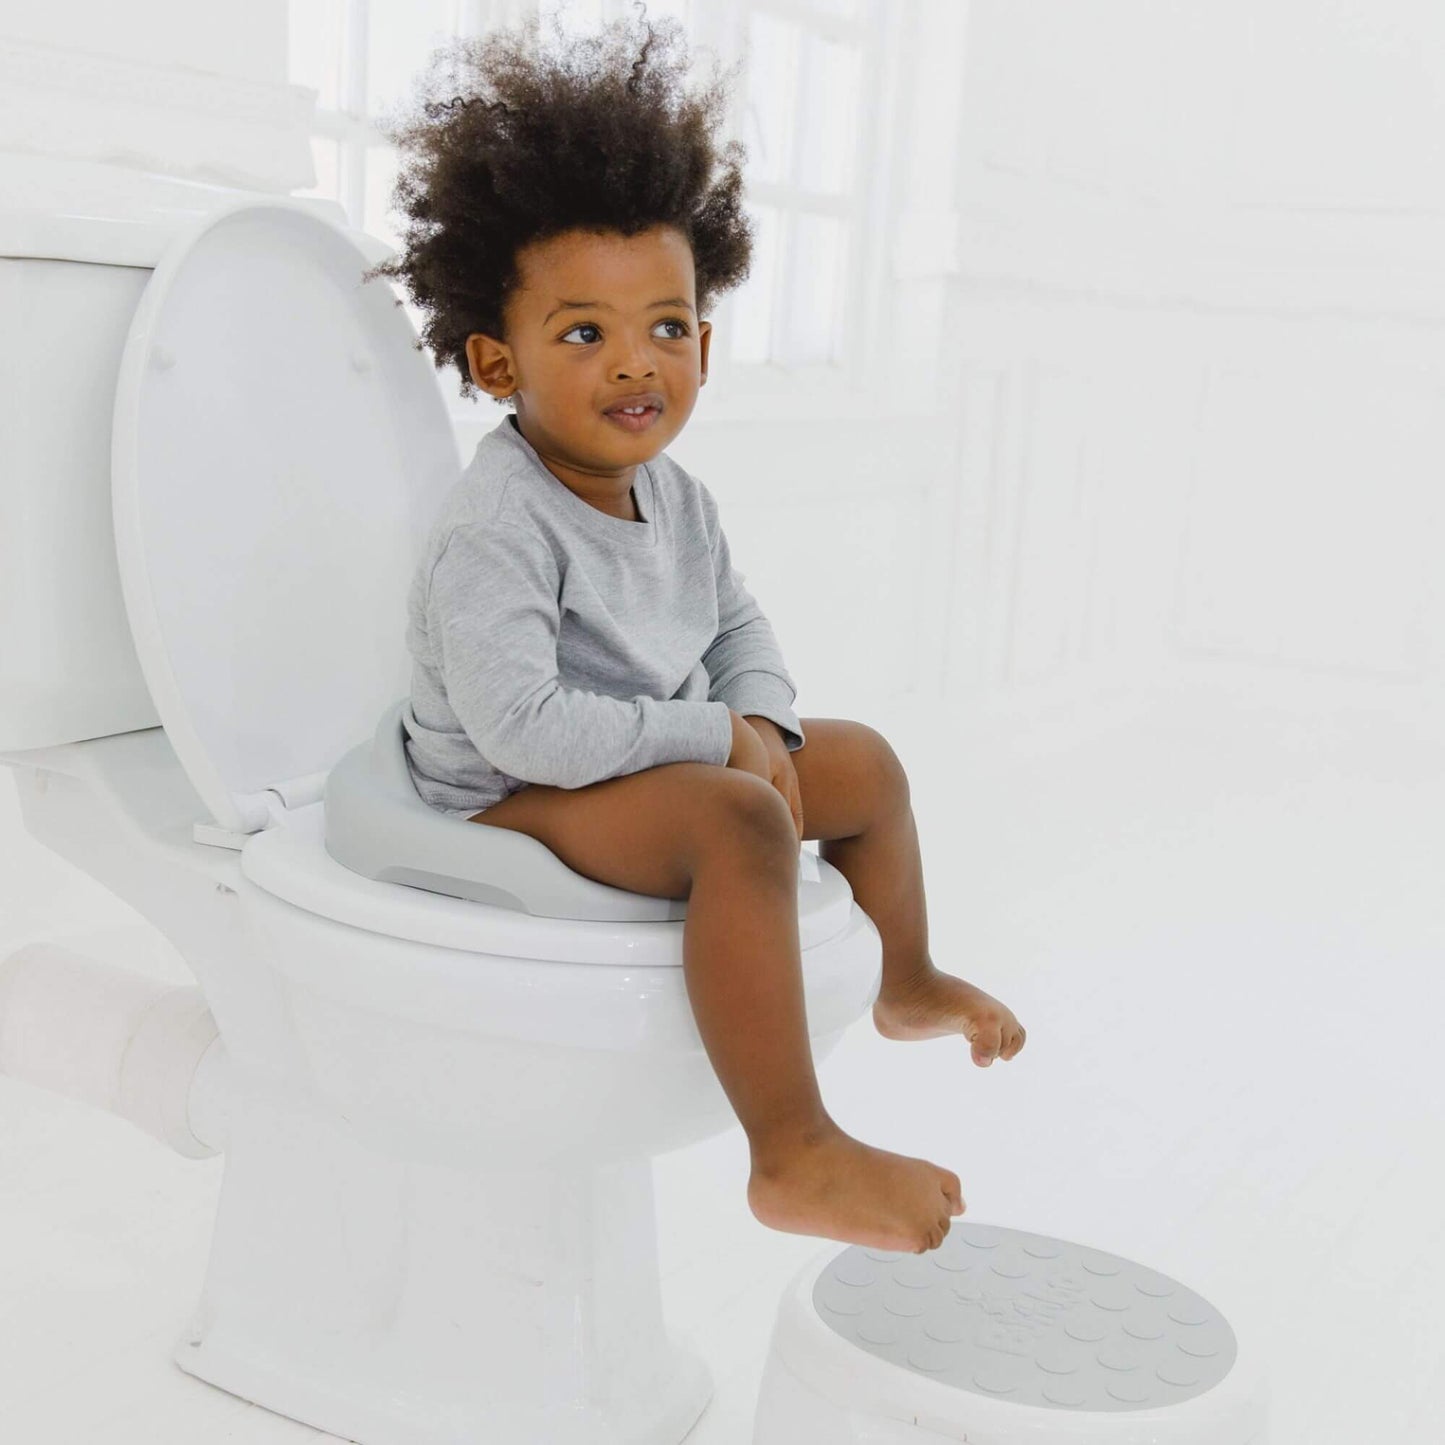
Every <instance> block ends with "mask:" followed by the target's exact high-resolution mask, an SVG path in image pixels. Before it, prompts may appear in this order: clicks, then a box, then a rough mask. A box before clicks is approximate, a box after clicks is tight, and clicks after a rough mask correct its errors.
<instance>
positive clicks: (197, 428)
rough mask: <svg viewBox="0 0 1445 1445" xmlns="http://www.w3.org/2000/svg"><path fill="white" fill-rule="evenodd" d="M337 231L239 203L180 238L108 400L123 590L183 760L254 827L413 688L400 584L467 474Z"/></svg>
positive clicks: (426, 368)
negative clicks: (271, 793)
mask: <svg viewBox="0 0 1445 1445" xmlns="http://www.w3.org/2000/svg"><path fill="white" fill-rule="evenodd" d="M368 264H369V260H368V257H367V256H366V255H365V254H364V253H363V252H362V251H361V250H360V249H359V248H358V246H357V244H356V243H355V242H354V241H353V240H352V239H351V238H350V237H349V236H348V235H347V234H346V232H345V231H344V230H343V229H342V228H341V227H339V226H337V225H335V224H333V223H332V222H330V221H328V220H326V219H324V218H323V217H320V216H318V215H316V214H315V213H314V212H312V211H310V210H308V209H307V208H305V207H304V206H300V205H297V204H296V203H294V202H288V201H286V200H275V201H265V202H255V201H245V202H242V203H240V204H238V205H235V206H231V207H228V208H226V209H223V210H220V211H218V212H213V213H211V214H210V215H208V216H206V217H205V218H204V220H203V221H202V222H201V223H199V224H197V225H195V226H193V227H191V228H189V229H188V230H187V231H185V232H183V233H182V234H180V235H178V236H177V237H176V239H175V241H174V242H173V243H172V244H171V245H170V247H169V248H168V249H167V250H166V252H165V254H164V255H163V256H162V257H161V259H160V261H159V263H158V264H157V265H156V268H155V271H154V273H153V274H152V276H151V279H150V281H149V282H148V283H147V285H146V288H145V291H144V293H143V295H142V297H141V300H140V304H139V305H138V307H137V308H136V312H135V316H134V318H133V320H132V323H131V327H130V333H129V336H128V337H127V340H126V345H125V351H124V355H123V358H122V362H121V368H120V374H119V379H118V381H117V386H116V397H115V416H114V429H113V441H112V457H111V461H112V499H113V506H114V521H115V541H116V554H117V560H118V563H119V569H120V582H121V590H122V593H123V595H124V598H125V606H126V612H127V615H128V617H129V621H130V626H131V631H132V633H133V634H134V638H135V645H136V652H137V655H138V657H139V660H140V666H141V669H142V671H143V673H144V675H145V679H146V682H147V684H148V685H149V687H150V692H151V697H152V699H153V700H154V702H155V706H156V711H157V713H158V714H159V716H160V719H161V722H162V723H163V724H164V726H165V729H166V734H167V736H168V738H169V740H170V742H171V744H172V746H173V747H174V748H175V751H176V755H177V757H178V758H179V759H180V762H181V764H182V766H183V767H184V768H185V770H186V773H187V775H188V776H189V777H190V779H191V782H192V783H193V784H194V785H195V788H196V791H197V792H198V793H199V794H200V796H201V798H202V800H203V801H204V802H205V804H206V806H207V807H208V808H209V809H210V810H211V813H212V815H213V817H214V818H215V820H216V821H217V822H218V823H219V824H221V825H222V826H223V827H226V828H230V829H233V830H235V831H237V832H248V833H249V832H254V831H256V830H257V829H258V828H262V827H265V826H266V825H267V823H268V822H269V820H270V818H271V816H272V815H271V811H270V809H269V808H268V807H267V803H268V801H270V802H273V803H274V799H268V794H267V790H268V789H275V790H276V791H278V792H279V793H281V795H282V796H283V797H284V798H285V799H286V801H287V803H288V805H291V806H302V805H304V804H305V803H307V802H310V801H312V800H313V799H315V798H319V797H320V796H321V789H322V786H323V784H324V781H325V777H326V774H327V772H328V771H329V770H330V769H331V767H332V765H333V764H334V763H335V762H336V760H337V759H338V758H340V757H341V755H342V754H343V753H345V752H346V751H347V750H348V749H349V748H351V747H353V746H355V745H356V744H358V743H361V742H363V741H365V740H366V739H367V738H368V737H370V736H371V734H372V732H373V731H374V729H375V727H376V719H377V718H378V717H379V716H380V714H381V713H382V711H383V709H384V708H385V707H386V706H387V705H388V704H389V703H392V702H394V701H395V700H396V698H397V697H399V696H401V695H403V694H405V693H406V692H407V691H408V689H409V687H410V675H411V664H410V658H409V655H408V653H407V648H406V640H405V633H406V601H407V587H408V585H409V582H410V579H411V575H412V572H413V570H414V568H415V566H416V563H417V560H418V558H419V556H420V555H421V550H422V546H423V544H424V541H425V538H426V534H427V531H428V529H429V527H430V525H431V523H432V522H433V521H434V519H435V517H436V514H437V512H438V510H439V509H440V507H441V505H442V502H443V500H444V499H445V496H446V493H447V491H448V490H449V489H450V488H451V487H453V486H454V485H455V484H456V482H457V480H458V478H459V475H460V470H461V457H460V453H459V450H458V443H457V438H456V435H455V433H454V431H453V429H452V426H451V422H450V418H449V416H448V413H447V407H446V403H445V401H444V399H443V396H442V391H441V387H440V385H439V383H438V379H437V375H436V370H435V368H434V366H433V365H432V363H431V361H430V359H429V358H428V356H427V355H426V354H425V353H423V352H419V351H418V350H416V348H415V343H416V332H415V330H414V329H413V327H412V325H411V322H410V321H409V320H408V318H407V316H406V313H405V312H404V311H403V310H402V309H401V307H400V305H399V304H398V303H397V301H396V298H395V293H394V292H393V291H392V290H391V288H390V287H389V286H388V285H387V283H386V281H385V279H383V278H377V279H375V280H372V281H370V282H367V283H364V284H363V282H362V280H361V275H362V272H363V271H365V270H366V269H367V266H368Z"/></svg>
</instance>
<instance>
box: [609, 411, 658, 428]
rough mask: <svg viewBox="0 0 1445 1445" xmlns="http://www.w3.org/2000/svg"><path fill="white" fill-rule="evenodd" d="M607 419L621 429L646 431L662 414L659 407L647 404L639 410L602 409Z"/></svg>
mask: <svg viewBox="0 0 1445 1445" xmlns="http://www.w3.org/2000/svg"><path fill="white" fill-rule="evenodd" d="M602 415H603V416H605V417H606V418H607V420H608V421H611V422H616V423H617V425H618V426H620V427H621V428H622V430H623V431H646V430H647V429H648V427H650V426H651V425H652V424H653V422H655V421H656V420H657V418H658V417H659V416H661V415H662V410H661V408H660V407H655V406H649V407H646V408H644V409H643V410H642V411H641V412H626V411H604V412H603V413H602Z"/></svg>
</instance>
